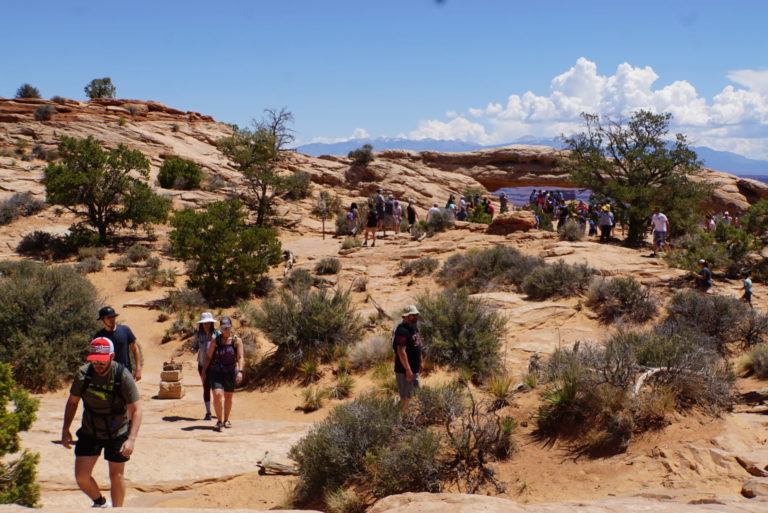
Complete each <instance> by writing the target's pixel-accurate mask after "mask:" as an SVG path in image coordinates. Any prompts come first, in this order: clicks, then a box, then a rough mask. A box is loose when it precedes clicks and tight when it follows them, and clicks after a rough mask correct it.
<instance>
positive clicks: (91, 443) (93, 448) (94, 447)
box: [75, 430, 131, 463]
mask: <svg viewBox="0 0 768 513" xmlns="http://www.w3.org/2000/svg"><path fill="white" fill-rule="evenodd" d="M75 434H76V435H77V443H75V456H101V450H102V449H104V459H105V460H107V461H111V462H113V463H125V462H126V461H128V460H129V459H131V458H130V456H123V455H122V454H120V448H121V447H122V446H123V442H125V441H126V440H128V433H125V434H124V435H122V436H118V437H117V438H112V439H106V440H102V439H100V438H94V437H92V436H87V435H82V434H81V430H78V431H77V433H75Z"/></svg>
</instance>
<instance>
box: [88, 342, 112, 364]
mask: <svg viewBox="0 0 768 513" xmlns="http://www.w3.org/2000/svg"><path fill="white" fill-rule="evenodd" d="M113 354H115V346H114V345H113V344H112V341H111V340H109V339H108V338H106V337H99V338H95V339H93V340H91V352H90V354H89V355H88V358H86V360H88V361H89V362H108V361H109V357H110V356H111V355H113Z"/></svg>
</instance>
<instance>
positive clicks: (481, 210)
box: [467, 203, 493, 224]
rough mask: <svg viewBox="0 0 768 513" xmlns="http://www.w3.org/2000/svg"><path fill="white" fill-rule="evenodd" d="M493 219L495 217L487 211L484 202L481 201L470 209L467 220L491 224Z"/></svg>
mask: <svg viewBox="0 0 768 513" xmlns="http://www.w3.org/2000/svg"><path fill="white" fill-rule="evenodd" d="M492 220H493V218H492V217H491V214H489V213H488V212H486V211H485V207H484V206H483V204H482V203H479V204H478V205H476V206H475V208H473V209H472V210H470V211H469V216H467V221H469V222H470V223H482V224H491V221H492Z"/></svg>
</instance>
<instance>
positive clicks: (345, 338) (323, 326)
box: [251, 289, 363, 367]
mask: <svg viewBox="0 0 768 513" xmlns="http://www.w3.org/2000/svg"><path fill="white" fill-rule="evenodd" d="M251 320H252V322H253V324H254V325H255V326H257V327H258V328H259V329H261V330H262V331H263V332H264V335H265V336H266V337H267V338H268V339H269V340H270V341H271V342H272V343H273V344H275V346H277V351H278V353H277V357H279V358H280V359H281V360H282V361H283V363H284V364H285V365H287V366H288V367H295V366H296V365H297V364H298V363H299V362H300V361H301V360H303V359H304V358H305V357H306V356H307V355H310V354H312V355H317V356H319V357H320V358H321V359H322V360H323V361H327V360H328V359H329V358H330V357H331V356H332V355H333V351H334V350H335V349H336V348H337V347H346V346H348V345H350V344H354V343H355V342H357V341H358V340H360V337H361V336H362V333H363V322H362V320H361V319H360V317H359V316H358V315H357V314H355V313H354V311H353V310H352V298H351V295H350V293H349V291H343V290H335V291H333V292H328V291H326V290H317V291H311V292H310V291H306V290H305V291H302V292H300V293H299V294H298V295H294V294H292V293H291V292H289V291H287V290H285V289H283V290H280V291H279V292H278V293H277V295H276V297H274V298H267V299H265V300H264V302H263V303H262V305H261V310H260V311H258V312H256V313H255V315H254V316H253V318H252V319H251Z"/></svg>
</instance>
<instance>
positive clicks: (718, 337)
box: [665, 291, 768, 355]
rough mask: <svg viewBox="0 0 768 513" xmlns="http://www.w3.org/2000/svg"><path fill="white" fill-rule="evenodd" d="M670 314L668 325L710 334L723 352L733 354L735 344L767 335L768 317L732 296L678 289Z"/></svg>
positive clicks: (744, 344)
mask: <svg viewBox="0 0 768 513" xmlns="http://www.w3.org/2000/svg"><path fill="white" fill-rule="evenodd" d="M667 313H668V315H667V318H666V319H665V324H669V325H672V326H675V325H679V326H682V327H685V328H687V329H689V330H691V331H694V332H699V333H701V334H702V335H704V336H707V337H711V338H712V339H713V340H715V343H716V345H717V351H718V352H719V353H720V354H721V355H728V354H730V353H731V351H732V350H733V348H734V347H740V348H747V347H750V346H753V345H756V344H759V343H761V342H763V341H765V337H766V335H768V316H766V315H765V314H762V313H759V312H756V311H755V310H753V309H752V308H750V307H749V306H748V305H747V304H745V303H743V302H741V301H739V300H738V299H736V298H733V297H730V296H721V295H717V294H709V295H706V296H701V295H699V294H697V293H695V292H693V291H682V292H678V293H677V294H675V295H674V296H672V298H671V299H670V301H669V304H668V305H667Z"/></svg>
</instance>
